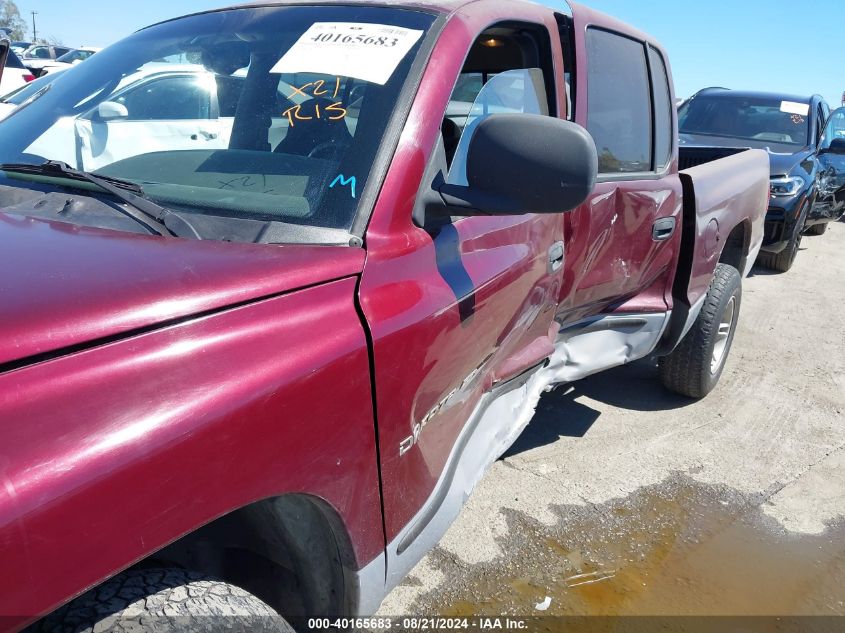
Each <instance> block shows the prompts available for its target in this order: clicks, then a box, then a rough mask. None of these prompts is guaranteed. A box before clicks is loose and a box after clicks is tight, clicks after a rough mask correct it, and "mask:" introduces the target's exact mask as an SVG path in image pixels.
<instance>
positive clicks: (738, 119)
mask: <svg viewBox="0 0 845 633" xmlns="http://www.w3.org/2000/svg"><path fill="white" fill-rule="evenodd" d="M809 119H810V106H809V104H808V103H806V102H803V103H802V102H796V101H790V100H788V99H776V98H768V97H748V96H739V95H732V94H730V93H729V92H726V93H724V94H718V95H702V96H700V97H695V98H693V99H690V100H689V101H687V102H686V103H685V104H684V105H683V106H681V108H680V110H678V127H679V131H680V133H681V134H700V135H705V136H725V137H730V138H738V139H743V140H750V141H760V142H766V143H776V144H784V145H798V146H804V145H807V141H808V137H809V130H810V125H809Z"/></svg>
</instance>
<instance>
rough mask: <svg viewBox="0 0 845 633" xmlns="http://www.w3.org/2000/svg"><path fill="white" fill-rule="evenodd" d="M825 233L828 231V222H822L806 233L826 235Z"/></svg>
mask: <svg viewBox="0 0 845 633" xmlns="http://www.w3.org/2000/svg"><path fill="white" fill-rule="evenodd" d="M825 231H827V222H821V223H819V224H814V225H813V226H811V227H810V228H808V229H807V230H806V233H807V235H824V233H825Z"/></svg>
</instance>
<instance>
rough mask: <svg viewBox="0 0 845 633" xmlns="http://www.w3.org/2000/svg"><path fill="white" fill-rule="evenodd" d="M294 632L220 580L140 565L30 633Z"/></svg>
mask: <svg viewBox="0 0 845 633" xmlns="http://www.w3.org/2000/svg"><path fill="white" fill-rule="evenodd" d="M219 630H226V631H231V632H235V633H240V632H242V633H248V632H250V631H259V632H271V631H272V632H274V633H293V629H292V628H291V626H290V625H289V624H288V623H287V622H286V621H285V620H284V619H282V617H281V616H280V615H279V614H278V613H276V612H275V611H274V610H273V609H272V608H271V607H270V606H268V605H267V604H265V603H264V602H262V601H261V600H259V599H258V598H256V597H255V596H253V595H252V594H250V593H247V592H246V591H244V590H243V589H241V588H240V587H235V586H234V585H230V584H228V583H225V582H223V581H221V580H217V579H214V578H209V577H208V576H204V575H202V574H198V573H196V572H191V571H186V570H184V569H170V568H166V569H135V570H130V571H127V572H124V573H122V574H118V575H117V576H115V577H114V578H112V579H110V580H107V581H106V582H104V583H103V584H102V585H100V586H98V587H95V588H94V589H92V590H90V591H89V592H87V593H85V594H83V595H81V596H80V597H78V598H77V599H76V600H73V601H72V602H70V603H68V604H66V605H65V606H63V607H61V608H59V609H57V610H56V611H54V612H53V613H51V614H50V615H49V616H47V617H46V618H44V619H43V620H41V621H39V622H37V623H35V624H34V625H32V626H31V627H30V628H29V629H28V631H31V632H34V631H39V632H40V631H43V632H50V633H66V632H67V633H92V632H94V631H96V632H97V633H111V632H114V633H118V632H120V633H123V632H124V631H152V632H153V633H187V632H188V631H200V632H202V631H208V632H209V633H210V632H212V631H219Z"/></svg>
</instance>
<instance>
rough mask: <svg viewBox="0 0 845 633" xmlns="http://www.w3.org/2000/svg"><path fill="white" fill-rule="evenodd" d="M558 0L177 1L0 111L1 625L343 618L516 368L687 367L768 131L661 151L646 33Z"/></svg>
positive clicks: (755, 216) (467, 480)
mask: <svg viewBox="0 0 845 633" xmlns="http://www.w3.org/2000/svg"><path fill="white" fill-rule="evenodd" d="M557 4H558V5H559V9H558V11H557V12H556V11H555V10H553V9H550V8H548V7H544V6H541V5H539V4H536V3H534V2H525V1H521V0H477V1H472V0H465V1H464V0H450V1H449V2H425V1H420V0H405V2H391V3H389V4H383V3H380V2H379V3H376V2H372V3H369V4H368V3H366V2H358V3H355V4H354V5H350V6H344V5H340V4H331V3H330V4H325V3H323V4H321V3H319V2H317V3H315V4H313V5H306V4H302V3H301V2H297V3H292V4H290V5H284V4H281V3H276V4H266V3H265V4H263V5H260V6H259V5H252V6H248V7H241V8H233V9H225V10H218V11H210V12H204V13H199V14H195V15H192V16H188V17H184V18H180V19H176V20H170V21H167V22H164V23H161V24H158V25H156V26H152V27H149V28H147V29H142V30H140V31H138V32H137V33H135V34H133V35H131V36H130V37H128V38H127V39H125V40H123V41H121V42H118V43H117V44H114V45H113V46H110V47H109V48H108V49H106V50H104V51H102V52H101V53H98V54H97V55H95V56H94V57H92V58H91V59H90V60H88V61H86V62H85V63H84V64H81V65H79V66H78V67H76V68H73V69H72V70H69V71H67V72H66V74H65V75H64V76H63V77H62V78H61V79H59V80H58V81H56V82H55V83H54V84H52V86H51V87H50V89H49V90H47V91H46V92H44V93H43V94H42V95H41V96H40V97H38V98H37V99H36V100H34V101H32V102H31V103H30V104H29V105H27V106H26V107H23V108H21V109H19V110H18V111H17V112H16V113H15V114H14V116H13V117H12V118H10V119H7V120H5V121H2V122H0V208H2V209H3V213H2V214H0V257H3V260H2V264H3V265H0V288H2V291H3V310H2V311H0V326H2V332H3V336H2V337H0V393H2V394H3V396H4V397H3V398H2V399H0V420H2V421H3V423H2V424H0V446H2V447H3V452H2V457H3V463H2V466H3V477H4V485H3V486H2V487H0V519H2V520H0V560H2V561H3V574H0V615H2V616H4V617H3V618H2V619H0V627H7V628H15V627H20V626H24V625H26V624H28V623H29V622H31V621H33V620H35V619H36V618H38V617H41V616H47V617H46V618H45V619H44V620H42V621H41V622H40V623H39V624H38V625H37V626H39V627H40V628H41V630H49V631H55V630H65V627H71V628H73V630H88V629H86V628H85V626H86V620H87V621H88V622H87V624H91V625H93V623H94V621H95V620H99V623H98V624H97V625H96V626H95V627H94V629H93V630H97V631H100V630H108V629H110V628H115V629H122V630H130V629H137V630H141V629H142V628H143V627H144V626H146V625H149V626H148V628H155V629H157V630H172V629H173V628H174V627H175V628H176V629H180V630H186V631H187V630H198V629H201V628H204V629H210V628H211V627H213V625H214V624H216V623H215V622H211V621H209V619H207V618H206V619H204V620H203V619H202V618H201V617H199V618H198V619H193V617H192V616H194V615H196V614H197V612H198V611H202V612H203V613H206V614H208V613H220V612H221V610H223V609H225V611H223V612H224V613H238V614H241V615H242V616H243V617H241V618H240V619H234V618H233V619H232V620H227V621H226V623H225V624H226V628H227V629H229V630H234V629H240V630H267V629H269V628H270V627H275V630H285V631H287V630H289V628H288V627H287V625H284V624H282V623H281V622H280V621H275V622H276V623H275V624H274V621H271V620H269V618H267V617H266V616H268V615H270V614H272V613H273V610H276V611H278V612H279V613H281V614H282V615H283V616H284V617H285V618H289V619H292V620H294V621H295V622H297V621H300V622H301V618H303V617H306V618H307V617H329V616H343V615H353V614H361V613H364V614H366V613H372V612H373V611H375V610H376V609H377V607H378V605H379V603H380V601H381V600H382V599H383V597H384V596H385V595H386V593H387V592H388V591H390V590H391V589H392V588H393V587H395V586H396V585H397V584H398V583H399V582H401V580H402V579H403V577H404V576H405V574H406V573H407V572H408V571H409V570H410V569H411V568H412V567H413V566H414V565H415V564H416V563H417V562H418V561H419V560H420V558H421V557H422V556H423V555H424V554H425V553H426V552H427V551H429V550H430V549H431V548H432V547H433V546H434V545H435V544H436V543H437V541H438V540H439V539H440V537H441V536H442V535H443V533H444V532H445V530H446V529H447V527H448V526H449V524H450V523H451V522H452V521H453V520H454V519H455V517H456V516H457V514H458V512H459V510H460V507H461V505H462V504H463V503H464V501H465V500H466V498H467V495H468V494H469V493H470V492H471V490H472V488H473V487H474V485H475V484H476V483H477V482H478V481H479V479H480V478H481V476H482V475H483V473H484V471H485V470H486V468H488V467H489V465H490V464H491V463H492V462H493V461H494V460H495V459H496V458H497V457H498V456H499V455H501V453H502V452H503V451H504V450H506V449H507V447H508V446H509V445H510V444H511V443H512V442H513V441H514V440H515V439H516V437H517V436H518V434H519V433H520V431H521V430H522V428H523V427H524V426H525V424H527V422H528V420H529V419H530V418H531V416H532V414H533V411H534V408H535V406H536V405H537V402H538V401H539V398H540V394H541V393H542V391H543V390H544V389H545V388H547V387H549V386H551V385H555V384H559V383H566V382H571V381H573V380H577V379H579V378H582V377H584V376H587V375H589V374H591V373H594V372H598V371H602V370H604V369H607V368H609V367H614V366H617V365H620V364H623V363H626V362H630V361H633V360H636V359H637V358H641V357H644V356H646V355H648V354H651V353H652V352H654V353H656V354H657V355H659V356H660V361H659V364H660V370H659V372H660V376H661V379H662V380H663V383H664V384H665V385H666V387H667V388H669V389H671V390H673V391H675V392H678V393H681V394H684V395H686V396H689V397H693V398H699V397H703V396H704V395H706V394H707V393H708V392H709V391H710V390H712V389H713V388H714V387H715V385H716V383H717V382H718V380H719V377H720V376H721V374H722V371H723V369H724V367H725V362H726V359H727V358H728V354H729V352H730V348H731V345H732V341H733V335H734V332H735V331H736V326H737V321H738V318H739V313H740V304H741V300H742V278H743V276H744V275H746V274H747V273H748V271H749V270H750V268H751V265H752V263H753V261H754V258H755V257H756V255H757V251H758V249H759V247H760V244H761V243H762V237H763V235H762V234H763V215H764V212H765V208H766V202H767V199H768V192H769V170H768V158H767V155H766V153H765V152H763V151H760V150H748V151H742V152H737V153H735V154H734V155H732V156H729V157H725V158H722V157H720V154H719V151H715V152H710V153H708V152H703V151H698V150H696V151H695V152H693V155H689V156H688V155H686V151H687V150H685V149H681V150H680V152H679V149H678V144H677V134H676V130H677V121H676V113H675V108H674V107H673V105H674V104H673V88H672V82H671V77H670V75H669V72H668V63H667V60H666V54H665V52H664V51H663V50H662V48H661V47H660V46H659V45H658V44H657V43H656V42H655V41H654V40H653V39H652V38H650V37H648V36H647V35H645V34H643V33H640V32H639V31H637V30H635V29H632V28H630V27H628V26H626V25H624V24H622V23H621V22H619V21H618V20H615V19H612V18H609V17H607V16H604V15H602V14H599V13H595V12H592V11H590V10H588V9H585V8H583V7H579V6H575V7H574V8H573V9H572V10H569V9H568V7H567V5H566V4H565V3H564V2H558V3H557ZM168 57H170V58H171V59H178V60H180V61H181V60H184V59H192V60H193V61H194V62H195V66H196V68H195V70H196V72H194V71H191V72H187V73H185V72H183V71H182V70H177V66H176V65H175V64H174V65H171V67H170V68H169V73H170V74H169V75H166V74H164V75H160V76H159V75H155V76H149V77H145V78H144V79H142V80H141V82H144V83H145V84H147V88H144V89H138V86H141V85H144V83H140V82H133V81H132V80H131V77H132V76H133V74H135V73H138V72H140V71H141V70H142V69H145V68H149V67H150V66H153V65H156V64H158V65H159V66H161V64H160V61H161V60H162V59H164V58H168ZM576 62H577V63H576ZM459 80H460V81H459ZM127 81H128V82H129V83H126V82H127ZM154 81H160V82H162V85H161V86H152V85H151V83H152V82H154ZM165 82H166V83H165ZM458 84H460V93H459V94H456V93H454V92H453V87H454V86H456V85H458ZM567 85H568V86H569V87H570V91H569V93H567ZM133 87H135V91H134V92H132V89H133ZM200 87H205V90H202V89H200ZM211 91H216V96H217V100H216V101H215V100H210V99H208V96H207V95H208V94H210V93H211ZM224 93H225V94H224ZM568 94H569V95H571V97H572V100H573V107H572V108H570V107H569V106H568V105H567V104H568V103H569V101H568V99H567V96H568ZM215 103H216V104H217V106H216V107H219V110H220V115H221V116H218V117H217V119H214V118H210V119H208V120H207V122H206V124H207V125H209V126H211V125H212V122H215V121H219V120H221V119H223V118H226V119H228V118H231V122H227V123H225V128H224V127H223V125H224V124H223V123H222V122H221V123H220V124H219V126H217V127H213V126H212V127H208V128H204V129H205V130H206V131H207V132H208V134H207V135H203V134H201V130H200V131H199V133H197V134H196V136H197V138H195V139H194V138H190V137H189V139H187V140H186V138H185V133H186V130H185V129H184V128H181V127H178V126H175V125H173V126H170V125H169V123H173V122H174V121H176V122H179V121H182V122H185V121H190V122H191V123H192V124H193V123H194V122H195V119H194V118H191V117H195V116H196V112H197V110H198V109H200V110H202V109H205V108H208V109H214V108H215ZM467 104H470V105H469V107H467ZM224 110H225V112H226V117H223V116H222V115H223V113H224ZM86 113H91V116H89V117H88V118H86V116H85V114H86ZM155 117H160V118H155ZM183 117H184V118H183ZM68 121H70V122H71V124H70V127H71V128H73V127H74V126H76V127H78V128H79V130H80V132H79V134H75V133H74V132H73V130H72V129H71V130H70V132H71V133H67V132H68V123H67V122H68ZM112 122H122V123H123V124H126V125H135V126H136V127H135V128H134V131H132V130H129V128H127V129H126V131H125V132H120V131H119V128H117V127H110V128H109V136H108V139H106V138H105V137H104V136H98V135H97V133H96V132H94V131H93V129H94V128H95V127H97V126H103V125H105V124H106V123H109V124H110V123H112ZM151 125H153V126H154V127H150V126H151ZM89 126H90V128H91V130H92V132H91V134H88V132H87V131H86V130H88V129H89ZM223 129H225V130H226V132H225V140H224V135H223V133H222V132H219V133H218V130H223ZM57 130H59V131H61V133H57ZM151 130H155V133H156V134H157V135H158V136H159V138H158V139H157V140H156V141H155V144H153V142H152V141H148V140H147V139H146V138H145V135H147V134H149V133H150V131H151ZM121 134H123V135H124V140H123V141H121V143H120V144H119V145H117V146H115V147H119V148H120V151H119V152H118V153H116V154H115V155H113V156H112V157H111V158H108V157H105V153H104V152H103V151H102V148H101V147H100V146H99V144H100V143H103V142H107V143H111V142H112V139H113V138H114V136H119V135H121ZM214 134H217V136H216V137H212V135H214ZM192 136H193V134H192ZM131 141H134V145H131V144H130V142H131ZM189 141H190V142H189ZM191 143H193V145H192V144H191ZM95 158H96V160H98V161H99V162H98V163H95V164H96V165H97V167H95V168H92V167H91V166H90V165H91V163H89V162H88V161H89V159H91V160H94V159H95ZM679 160H682V161H685V162H686V164H689V165H691V166H690V167H689V168H687V169H684V170H682V171H679V169H678V163H679ZM239 585H242V588H241V587H239ZM92 588H93V589H92ZM147 596H150V597H151V598H150V599H146V597H147ZM152 596H155V597H152ZM130 604H133V606H132V609H131V610H129V611H127V610H126V609H127V607H129V605H130ZM63 605H64V606H63ZM268 605H269V606H268ZM111 614H114V615H118V616H122V617H123V618H125V619H126V621H121V622H116V621H115V620H111V619H109V617H110V615H111ZM171 615H174V616H182V617H176V618H174V619H172V620H170V621H168V622H163V621H162V620H160V619H159V618H164V617H168V616H171ZM250 616H251V617H252V619H249V617H250ZM306 622H307V620H306ZM159 624H161V627H159V626H158V625H159ZM327 626H330V625H329V624H327ZM361 626H362V627H363V628H370V626H369V625H367V624H362V625H361ZM375 627H376V628H381V625H375ZM339 628H342V629H345V628H356V629H357V628H361V627H359V626H358V625H357V624H351V625H350V626H347V624H342V625H340V627H339Z"/></svg>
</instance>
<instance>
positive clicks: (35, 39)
mask: <svg viewBox="0 0 845 633" xmlns="http://www.w3.org/2000/svg"><path fill="white" fill-rule="evenodd" d="M30 13H32V43H33V44H34V43H36V42H37V41H38V32H37V31H36V30H35V16H36V15H38V11H31V12H30Z"/></svg>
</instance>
